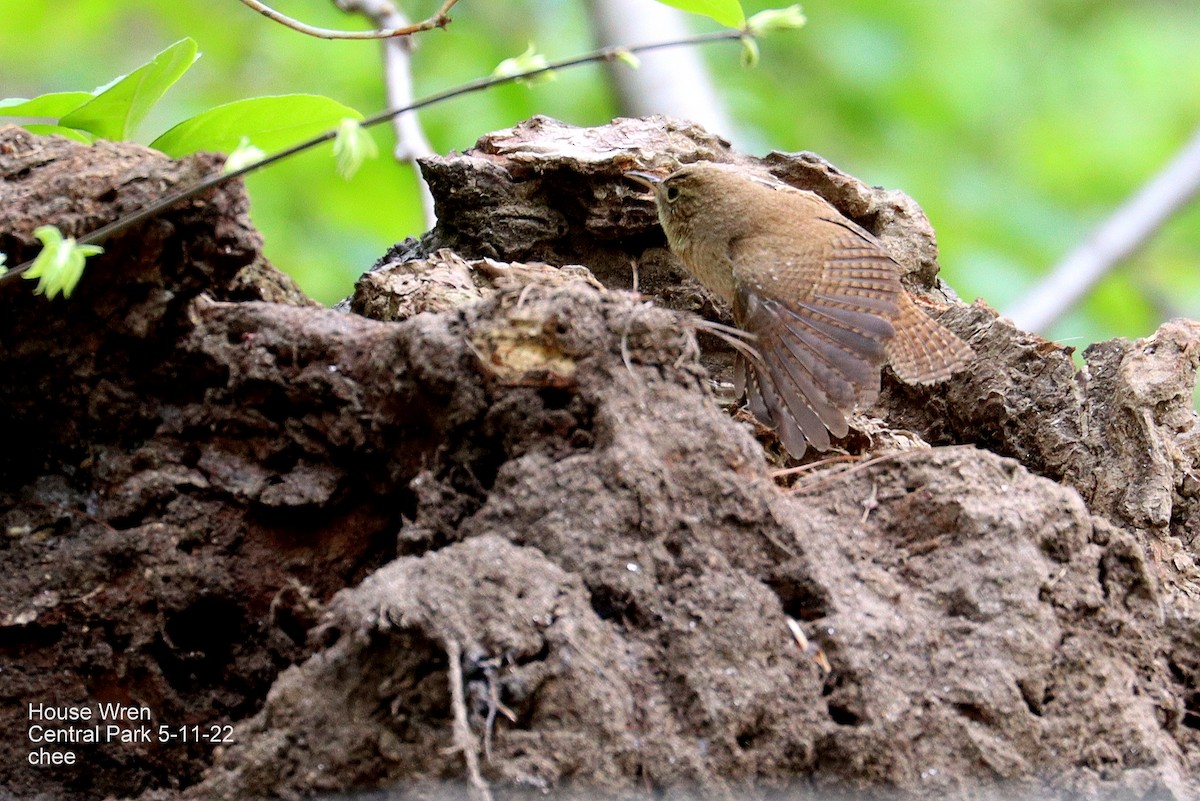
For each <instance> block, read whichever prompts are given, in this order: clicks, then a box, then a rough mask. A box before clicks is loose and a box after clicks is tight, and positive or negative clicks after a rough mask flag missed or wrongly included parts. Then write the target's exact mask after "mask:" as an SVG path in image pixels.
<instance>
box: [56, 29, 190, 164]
mask: <svg viewBox="0 0 1200 801" xmlns="http://www.w3.org/2000/svg"><path fill="white" fill-rule="evenodd" d="M199 57H200V54H199V53H198V52H197V51H196V42H195V41H194V40H192V39H180V40H179V41H178V42H176V43H175V44H173V45H171V46H170V47H168V48H167V49H166V50H163V51H162V52H161V53H159V54H158V55H157V56H155V57H154V58H153V59H151V60H150V61H149V62H148V63H146V64H143V65H142V66H140V67H138V68H137V69H136V70H134V71H133V72H131V73H129V74H128V75H124V76H122V77H120V78H117V79H116V80H115V81H113V82H112V83H110V84H109V85H108V86H106V87H103V88H101V89H98V90H96V96H95V97H94V98H92V99H91V100H90V101H88V102H87V103H84V104H83V105H82V106H80V107H79V108H77V109H75V110H74V111H72V112H71V113H69V114H67V115H65V116H64V117H63V118H62V119H60V120H59V123H60V124H61V125H65V126H67V127H69V128H82V129H83V130H85V131H88V132H90V133H93V134H95V135H96V136H97V137H99V138H101V139H113V140H117V141H120V140H123V139H128V138H129V137H130V136H131V135H132V134H133V131H134V129H135V128H137V126H138V124H139V123H140V122H141V121H142V119H143V118H145V116H146V114H147V112H149V111H150V109H151V107H153V106H154V104H155V103H157V102H158V100H159V98H161V97H162V96H163V94H164V93H165V92H166V91H167V90H168V89H170V88H171V85H172V84H174V83H175V82H176V81H178V80H179V79H180V77H182V76H183V74H184V73H185V72H187V71H188V68H189V67H191V66H192V64H194V63H195V61H196V59H197V58H199Z"/></svg>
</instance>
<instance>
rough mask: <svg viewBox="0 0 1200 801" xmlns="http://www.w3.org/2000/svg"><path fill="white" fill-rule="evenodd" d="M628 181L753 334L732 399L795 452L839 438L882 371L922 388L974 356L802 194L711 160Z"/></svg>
mask: <svg viewBox="0 0 1200 801" xmlns="http://www.w3.org/2000/svg"><path fill="white" fill-rule="evenodd" d="M626 176H627V177H629V178H631V179H633V180H635V181H637V182H638V183H641V184H643V185H645V186H646V187H648V188H649V189H650V190H651V191H652V192H653V193H654V201H655V205H656V206H657V207H658V218H659V221H660V222H661V223H662V227H663V230H664V231H665V232H666V234H667V241H668V242H669V243H670V245H671V250H672V251H673V252H674V253H675V255H676V256H678V257H679V259H680V260H681V261H682V262H683V265H684V267H686V268H687V269H688V271H689V272H690V273H692V275H694V276H696V278H697V279H699V281H700V283H702V284H704V286H706V287H707V288H708V289H709V290H710V291H712V292H713V293H715V294H716V295H717V296H718V297H720V298H721V299H722V300H724V301H725V302H727V303H728V304H730V306H731V307H732V308H733V321H734V323H735V324H736V325H737V326H738V328H741V329H742V330H743V331H745V332H746V333H748V334H750V335H751V338H752V339H751V342H750V345H751V346H752V347H750V348H745V349H742V348H739V354H738V359H737V365H736V369H735V384H736V388H737V392H738V394H739V396H740V395H742V394H743V393H744V394H746V396H747V399H748V402H749V407H750V410H751V412H753V413H754V416H755V417H757V418H758V419H759V421H761V422H762V423H763V424H764V425H766V426H768V427H771V428H774V429H775V432H776V434H777V435H778V436H779V440H780V442H782V443H783V445H784V447H785V448H787V450H788V452H789V453H791V454H792V456H795V457H799V456H801V455H803V454H804V451H805V448H806V446H807V445H812V446H813V447H815V448H817V449H818V450H828V448H829V435H830V434H833V435H834V436H835V437H844V436H845V435H846V433H847V432H848V430H849V427H848V426H847V424H846V415H847V414H848V413H849V412H850V411H851V410H852V409H854V407H855V406H867V405H869V404H871V403H872V402H874V400H875V398H876V397H877V396H878V395H879V373H880V370H881V368H882V367H883V365H884V363H885V362H887V363H890V364H891V366H892V369H893V370H894V371H895V373H896V375H897V376H899V378H900V379H901V380H902V381H904V382H906V383H916V384H928V383H933V382H935V381H943V380H945V379H946V378H949V377H950V375H951V374H952V373H953V372H954V371H955V370H957V369H958V368H960V367H961V366H962V365H963V363H964V362H965V361H966V360H967V359H968V358H969V357H970V356H971V353H972V351H971V348H970V347H969V346H968V345H967V344H966V343H965V342H963V341H962V340H961V339H959V338H958V337H957V336H955V335H954V334H953V333H951V332H950V331H948V330H946V329H945V328H943V327H942V326H941V325H940V324H939V323H937V322H936V321H934V320H933V319H932V318H930V317H928V316H927V315H926V314H925V312H923V311H922V310H921V309H920V307H918V306H917V305H916V303H915V302H914V301H913V299H912V298H911V297H910V296H909V294H908V293H907V292H906V291H905V290H904V288H903V287H902V286H901V284H900V265H899V264H897V263H896V262H895V261H894V260H893V259H892V258H891V257H890V256H889V255H888V254H887V252H886V251H885V250H884V249H883V246H882V245H881V244H880V243H879V240H877V239H876V238H875V237H874V236H872V235H871V234H870V233H868V232H867V231H866V230H864V229H863V228H861V227H859V226H858V225H856V224H855V223H853V222H851V221H850V220H848V219H846V218H845V217H843V216H842V215H841V214H840V213H839V212H838V211H837V209H835V208H834V207H833V206H831V205H830V204H829V203H827V202H826V201H825V200H823V199H822V198H820V197H819V196H817V195H815V194H813V193H812V192H806V191H804V190H801V189H796V188H794V187H791V186H788V185H787V184H784V183H782V182H780V181H777V180H774V179H773V178H770V177H762V176H758V175H753V174H750V173H747V172H744V171H740V170H738V169H736V168H734V167H731V166H728V165H721V164H714V163H708V162H698V163H695V164H689V165H687V166H685V167H683V168H681V169H679V170H677V171H676V172H674V173H672V174H671V175H668V176H667V177H666V178H659V177H658V176H655V175H652V174H650V173H644V172H629V173H626Z"/></svg>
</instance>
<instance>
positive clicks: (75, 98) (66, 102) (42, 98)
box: [0, 92, 92, 119]
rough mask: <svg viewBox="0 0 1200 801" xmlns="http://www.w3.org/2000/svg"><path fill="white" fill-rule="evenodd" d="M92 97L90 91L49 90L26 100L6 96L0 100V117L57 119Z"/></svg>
mask: <svg viewBox="0 0 1200 801" xmlns="http://www.w3.org/2000/svg"><path fill="white" fill-rule="evenodd" d="M91 99H92V93H91V92H51V93H50V94H47V95H38V96H37V97H34V98H31V99H29V100H26V99H25V98H23V97H7V98H5V99H4V100H0V117H46V118H52V119H58V118H59V117H62V116H64V115H66V114H70V113H71V112H72V111H74V110H75V109H77V108H79V107H80V106H82V105H83V104H84V103H86V102H88V101H89V100H91Z"/></svg>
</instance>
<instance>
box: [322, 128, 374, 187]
mask: <svg viewBox="0 0 1200 801" xmlns="http://www.w3.org/2000/svg"><path fill="white" fill-rule="evenodd" d="M333 155H334V156H335V157H336V158H337V171H338V175H340V176H342V177H343V178H345V179H346V180H347V181H349V180H350V179H351V178H352V177H353V176H354V173H356V172H358V168H359V167H361V166H362V163H363V162H364V161H366V160H367V159H373V158H375V157H376V156H378V155H379V148H378V147H376V145H375V140H374V139H372V138H371V132H370V131H368V130H367V129H366V128H364V127H362V126H361V125H359V124H358V120H355V119H351V118H349V117H347V118H346V119H344V120H342V121H341V122H340V123H338V132H337V139H335V140H334V141H333Z"/></svg>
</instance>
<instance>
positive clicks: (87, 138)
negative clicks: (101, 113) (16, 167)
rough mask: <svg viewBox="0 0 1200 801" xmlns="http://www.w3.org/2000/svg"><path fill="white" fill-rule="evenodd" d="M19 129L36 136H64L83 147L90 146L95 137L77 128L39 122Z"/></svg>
mask: <svg viewBox="0 0 1200 801" xmlns="http://www.w3.org/2000/svg"><path fill="white" fill-rule="evenodd" d="M21 127H23V128H24V129H25V130H27V131H29V132H30V133H31V134H37V135H38V136H65V137H66V138H68V139H74V140H75V141H76V142H83V143H84V144H85V145H90V144H91V143H92V142H95V141H96V137H94V136H92V135H91V134H90V133H88V132H87V131H81V130H79V129H78V128H66V127H64V126H62V125H46V124H44V123H40V122H31V123H29V124H28V125H23V126H21Z"/></svg>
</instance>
